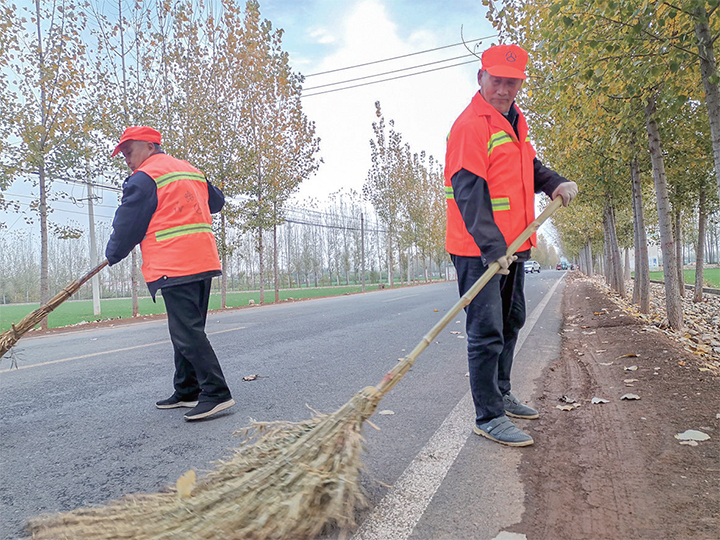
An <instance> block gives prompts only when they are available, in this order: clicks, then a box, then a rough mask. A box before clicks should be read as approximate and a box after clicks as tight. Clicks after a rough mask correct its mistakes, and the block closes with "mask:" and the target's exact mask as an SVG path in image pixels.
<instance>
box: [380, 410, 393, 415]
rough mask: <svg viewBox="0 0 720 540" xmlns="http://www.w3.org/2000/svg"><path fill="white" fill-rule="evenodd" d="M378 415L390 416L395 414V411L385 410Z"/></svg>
mask: <svg viewBox="0 0 720 540" xmlns="http://www.w3.org/2000/svg"><path fill="white" fill-rule="evenodd" d="M378 414H382V415H383V416H390V415H392V414H395V411H391V410H390V409H385V410H384V411H380V412H379V413H378Z"/></svg>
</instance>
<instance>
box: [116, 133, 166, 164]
mask: <svg viewBox="0 0 720 540" xmlns="http://www.w3.org/2000/svg"><path fill="white" fill-rule="evenodd" d="M126 141H143V142H151V143H155V144H162V135H160V132H159V131H156V130H154V129H153V128H151V127H147V126H130V127H129V128H125V131H123V134H122V137H120V142H118V143H117V146H116V147H115V150H113V153H112V155H111V156H110V157H115V156H116V155H117V154H118V152H119V151H120V145H121V144H122V143H124V142H126Z"/></svg>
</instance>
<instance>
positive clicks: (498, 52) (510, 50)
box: [482, 45, 528, 79]
mask: <svg viewBox="0 0 720 540" xmlns="http://www.w3.org/2000/svg"><path fill="white" fill-rule="evenodd" d="M527 61H528V53H527V52H526V51H525V49H523V48H522V47H519V46H517V45H495V46H493V47H490V48H489V49H487V50H486V51H485V52H484V53H483V54H482V69H483V70H485V71H487V72H488V73H489V74H490V75H493V76H495V77H510V78H511V79H525V78H526V75H525V66H527Z"/></svg>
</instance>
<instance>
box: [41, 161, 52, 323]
mask: <svg viewBox="0 0 720 540" xmlns="http://www.w3.org/2000/svg"><path fill="white" fill-rule="evenodd" d="M38 182H39V188H40V206H39V207H38V212H39V214H40V304H42V305H44V304H46V303H47V302H48V301H49V300H50V290H49V287H48V223H47V214H48V211H47V178H46V176H45V162H44V159H43V160H41V162H40V167H39V170H38ZM47 327H48V318H47V317H44V318H43V320H42V321H41V322H40V328H42V329H43V330H47Z"/></svg>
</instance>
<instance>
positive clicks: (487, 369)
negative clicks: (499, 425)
mask: <svg viewBox="0 0 720 540" xmlns="http://www.w3.org/2000/svg"><path fill="white" fill-rule="evenodd" d="M451 258H452V261H453V264H454V265H455V269H456V270H457V275H458V289H459V290H460V295H461V296H462V295H463V294H465V293H466V292H467V291H468V289H470V287H472V286H473V284H474V283H475V282H476V281H477V279H478V278H479V277H480V276H482V275H483V273H484V272H485V270H487V266H485V265H484V264H483V263H482V259H481V258H480V257H462V256H459V255H451ZM524 285H525V269H524V264H523V262H522V261H521V260H518V261H516V262H514V263H513V264H511V265H510V274H509V275H507V276H503V275H499V274H495V276H493V278H492V279H491V280H490V281H489V282H488V284H487V285H485V287H483V288H482V289H481V290H480V292H479V293H478V294H477V296H476V297H475V298H474V299H473V301H472V302H471V303H470V304H469V305H468V306H466V307H465V313H466V315H467V316H466V325H465V329H466V332H467V339H468V345H467V349H468V367H469V371H470V390H471V391H472V397H473V402H474V403H475V416H476V422H487V421H489V420H492V419H493V418H496V417H498V416H500V415H502V414H505V408H504V407H503V400H502V397H503V395H505V394H507V393H508V392H510V371H511V369H512V363H513V356H514V354H515V343H516V342H517V336H518V333H519V332H520V329H521V328H522V326H523V325H524V324H525V293H524V291H523V287H524Z"/></svg>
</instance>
